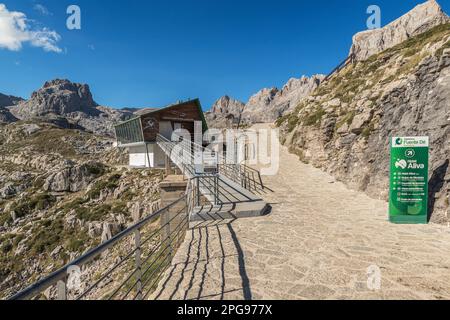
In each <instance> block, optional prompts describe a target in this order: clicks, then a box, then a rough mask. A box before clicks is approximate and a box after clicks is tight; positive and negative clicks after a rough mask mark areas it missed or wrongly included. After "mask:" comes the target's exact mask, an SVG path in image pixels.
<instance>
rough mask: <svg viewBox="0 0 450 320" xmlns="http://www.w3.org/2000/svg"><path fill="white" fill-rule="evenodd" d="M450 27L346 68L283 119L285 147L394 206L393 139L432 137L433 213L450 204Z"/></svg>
mask: <svg viewBox="0 0 450 320" xmlns="http://www.w3.org/2000/svg"><path fill="white" fill-rule="evenodd" d="M449 106H450V24H444V25H440V26H437V27H434V28H433V29H431V30H429V31H426V32H424V33H421V34H420V35H418V36H415V37H413V38H410V39H409V40H407V41H405V42H403V43H401V44H399V45H397V46H394V47H392V48H390V49H388V50H386V51H383V52H381V53H379V54H377V55H373V56H371V57H369V58H368V59H365V60H364V61H362V62H357V63H355V64H350V65H347V66H346V67H345V68H343V69H342V70H341V71H340V72H339V73H337V74H336V75H335V76H334V77H333V78H331V79H330V80H329V81H327V82H325V83H324V84H322V85H321V86H320V87H319V89H318V90H316V91H315V92H314V94H313V95H312V96H310V97H309V98H307V99H306V100H305V101H303V102H302V103H300V104H299V105H298V106H297V108H296V110H295V111H294V112H292V113H291V114H288V115H286V116H284V117H283V118H281V119H280V120H279V121H278V122H277V124H278V125H279V126H280V127H281V128H282V132H283V142H284V143H285V144H286V145H287V146H289V147H290V150H291V151H292V152H293V153H296V154H297V155H298V156H299V158H300V159H301V160H302V161H304V162H309V163H311V164H313V165H314V166H316V167H318V168H321V169H323V170H325V171H327V172H329V173H331V174H332V175H334V176H335V177H337V178H338V179H339V180H341V181H343V182H345V183H347V184H348V185H349V186H350V187H352V188H355V189H358V190H361V191H365V192H367V193H368V194H369V195H371V196H373V197H376V198H382V199H388V191H389V172H388V171H389V163H390V161H389V138H390V137H392V136H422V135H426V136H429V137H430V141H431V146H432V147H431V163H430V212H433V215H432V221H433V222H437V223H446V222H448V221H450V220H449V219H448V216H449V214H450V212H449V210H450V209H449V203H450V168H449V161H450V159H449V155H450V108H449Z"/></svg>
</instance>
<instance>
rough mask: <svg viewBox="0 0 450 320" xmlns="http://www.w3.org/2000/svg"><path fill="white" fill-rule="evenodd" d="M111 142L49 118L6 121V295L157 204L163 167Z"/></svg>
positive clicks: (1, 195)
mask: <svg viewBox="0 0 450 320" xmlns="http://www.w3.org/2000/svg"><path fill="white" fill-rule="evenodd" d="M112 146H113V140H112V139H109V138H105V137H104V136H99V135H94V134H92V133H88V132H85V131H83V130H75V129H62V128H60V127H58V126H55V125H53V124H50V123H45V122H33V121H18V122H15V123H12V124H8V125H0V298H5V297H8V296H10V295H11V294H13V293H15V292H17V291H19V290H20V289H23V288H25V287H26V286H27V285H29V284H31V283H32V282H34V281H36V280H38V279H39V278H41V277H43V276H46V275H48V274H50V273H51V272H52V271H55V270H56V269H57V268H59V267H61V266H63V265H64V264H65V263H67V262H69V261H71V260H72V259H74V258H76V257H78V256H80V255H81V254H82V253H84V252H86V251H87V250H88V249H90V248H92V247H93V246H95V245H98V244H99V243H100V242H102V241H105V240H107V239H109V238H110V237H111V236H113V235H115V234H116V233H117V232H119V231H121V230H123V229H124V228H126V227H127V226H129V225H130V224H131V223H132V221H133V219H132V215H133V214H134V215H135V214H136V211H137V214H138V215H140V214H149V213H151V212H153V211H154V210H156V209H157V208H158V205H159V202H158V201H159V200H158V199H159V190H158V182H159V181H160V180H161V178H162V176H161V172H160V171H151V170H128V169H125V168H123V167H122V166H121V165H122V164H125V163H126V154H124V153H122V152H121V151H120V150H118V149H116V148H113V147H112ZM120 254H122V253H120ZM118 255H119V253H117V255H116V253H115V251H111V252H110V253H109V257H108V259H112V261H114V259H117V257H118ZM100 267H102V265H101V263H100V264H95V263H94V265H93V266H92V269H91V268H90V269H89V270H87V271H86V272H87V273H88V274H90V275H91V276H95V274H96V270H98V268H100ZM48 294H49V295H51V294H52V292H51V291H49V292H48ZM97 298H98V297H97Z"/></svg>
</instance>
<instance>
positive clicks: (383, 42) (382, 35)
mask: <svg viewBox="0 0 450 320" xmlns="http://www.w3.org/2000/svg"><path fill="white" fill-rule="evenodd" d="M448 22H450V19H449V17H448V16H447V15H446V14H445V13H444V12H443V11H442V9H441V7H440V6H439V4H438V3H437V2H436V1H435V0H429V1H427V2H425V3H423V4H420V5H418V6H417V7H415V8H414V9H413V10H411V11H410V12H408V13H407V14H405V15H403V16H402V17H400V18H399V19H397V20H395V21H393V22H391V23H390V24H388V25H387V26H385V27H384V28H381V29H376V30H369V31H363V32H360V33H357V34H356V35H355V36H354V37H353V45H352V47H351V49H350V54H354V55H355V57H356V59H357V60H358V61H363V60H366V59H367V58H369V57H370V56H372V55H374V54H377V53H380V52H381V51H384V50H386V49H389V48H392V47H393V46H395V45H397V44H399V43H402V42H403V41H406V40H408V39H409V38H411V37H414V36H416V35H419V34H421V33H423V32H425V31H427V30H430V29H431V28H433V27H436V26H438V25H441V24H444V23H448Z"/></svg>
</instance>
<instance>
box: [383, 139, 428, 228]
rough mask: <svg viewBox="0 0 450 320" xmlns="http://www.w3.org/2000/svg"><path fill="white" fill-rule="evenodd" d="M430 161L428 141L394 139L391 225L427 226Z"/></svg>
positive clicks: (392, 147) (392, 151) (390, 206)
mask: <svg viewBox="0 0 450 320" xmlns="http://www.w3.org/2000/svg"><path fill="white" fill-rule="evenodd" d="M428 161H429V138H428V137H412V138H401V137H394V138H392V141H391V179H390V193H389V195H390V200H389V219H390V221H391V222H392V223H403V224H420V223H422V224H425V223H428Z"/></svg>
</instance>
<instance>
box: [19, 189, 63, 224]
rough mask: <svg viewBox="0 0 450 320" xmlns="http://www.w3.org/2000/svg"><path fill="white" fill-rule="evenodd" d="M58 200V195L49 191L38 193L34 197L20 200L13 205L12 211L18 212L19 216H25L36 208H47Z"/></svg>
mask: <svg viewBox="0 0 450 320" xmlns="http://www.w3.org/2000/svg"><path fill="white" fill-rule="evenodd" d="M55 202H56V197H54V196H53V195H51V194H49V193H42V194H38V195H36V196H33V197H25V198H23V199H20V200H18V202H16V203H15V204H14V205H13V206H12V207H11V211H14V212H15V213H16V217H17V218H23V217H25V216H26V215H28V214H30V213H32V212H33V211H35V210H45V209H48V208H49V207H51V206H52V205H53V204H54V203H55Z"/></svg>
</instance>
